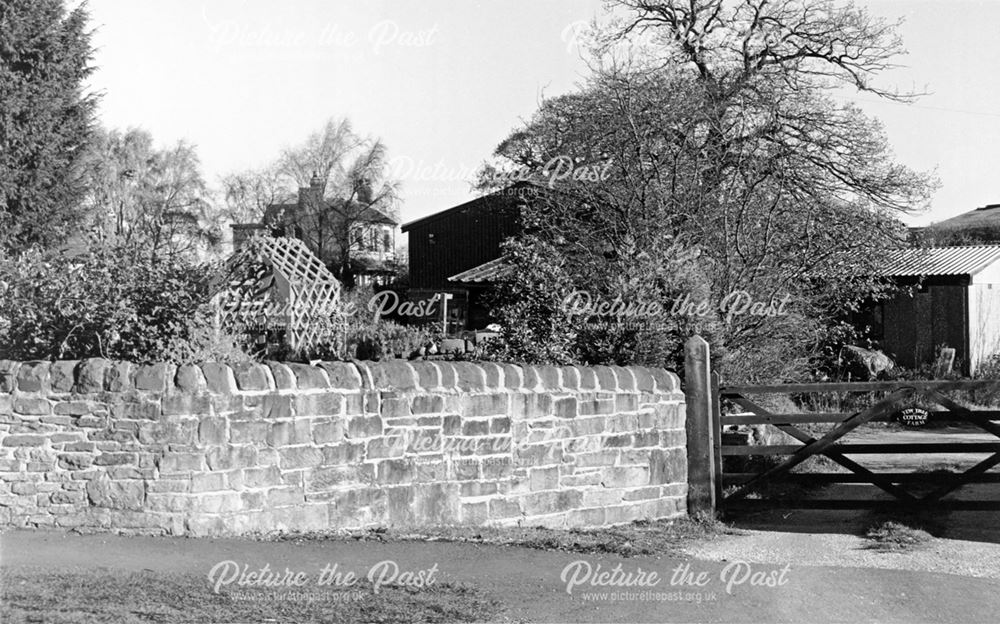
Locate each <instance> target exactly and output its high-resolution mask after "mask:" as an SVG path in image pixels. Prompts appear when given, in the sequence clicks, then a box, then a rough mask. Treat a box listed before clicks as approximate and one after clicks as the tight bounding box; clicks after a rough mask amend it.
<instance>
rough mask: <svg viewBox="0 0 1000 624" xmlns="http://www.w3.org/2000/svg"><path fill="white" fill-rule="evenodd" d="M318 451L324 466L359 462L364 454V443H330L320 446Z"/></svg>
mask: <svg viewBox="0 0 1000 624" xmlns="http://www.w3.org/2000/svg"><path fill="white" fill-rule="evenodd" d="M373 442H374V440H373ZM320 452H322V453H323V465H324V466H342V465H346V464H354V463H357V462H360V461H361V460H362V459H363V458H364V455H365V445H364V443H351V442H343V443H341V444H330V445H326V446H323V447H321V448H320ZM370 459H373V458H370Z"/></svg>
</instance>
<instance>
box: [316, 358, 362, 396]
mask: <svg viewBox="0 0 1000 624" xmlns="http://www.w3.org/2000/svg"><path fill="white" fill-rule="evenodd" d="M320 367H321V368H322V369H323V370H324V371H326V374H327V377H328V378H329V380H330V387H331V388H335V389H337V390H359V389H361V374H360V373H359V372H358V369H357V367H356V366H355V365H354V364H351V363H349V362H321V363H320Z"/></svg>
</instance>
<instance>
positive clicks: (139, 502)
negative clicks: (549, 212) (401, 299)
mask: <svg viewBox="0 0 1000 624" xmlns="http://www.w3.org/2000/svg"><path fill="white" fill-rule="evenodd" d="M686 493H687V465H686V453H685V432H684V397H683V395H682V394H681V392H680V388H679V383H678V379H677V377H676V376H675V375H673V374H672V373H669V372H667V371H664V370H655V369H645V368H637V367H629V368H621V367H593V368H578V367H561V368H560V367H546V366H542V367H518V366H513V365H499V364H472V363H461V362H452V363H449V362H413V363H406V362H385V363H348V362H334V363H321V364H318V365H315V366H312V365H306V364H282V363H268V364H257V363H248V364H245V365H239V366H227V365H224V364H214V363H207V364H203V365H200V366H194V365H187V366H181V367H175V366H173V365H169V364H152V365H144V366H135V365H132V364H129V363H125V362H111V361H107V360H101V359H91V360H84V361H79V362H76V361H72V362H70V361H61V362H51V363H50V362H24V363H18V362H10V361H0V526H8V527H10V526H15V527H63V528H71V527H77V528H80V529H86V530H108V531H118V532H130V533H166V534H175V535H244V534H253V533H269V532H275V531H319V530H330V529H338V528H347V529H353V528H362V527H372V526H406V527H417V526H421V525H424V526H426V525H442V524H469V525H514V524H525V525H532V526H533V525H544V526H551V527H578V526H602V525H610V524H617V523H624V522H629V521H632V520H636V519H641V518H645V519H653V518H669V517H674V516H678V515H682V514H684V513H685V499H686Z"/></svg>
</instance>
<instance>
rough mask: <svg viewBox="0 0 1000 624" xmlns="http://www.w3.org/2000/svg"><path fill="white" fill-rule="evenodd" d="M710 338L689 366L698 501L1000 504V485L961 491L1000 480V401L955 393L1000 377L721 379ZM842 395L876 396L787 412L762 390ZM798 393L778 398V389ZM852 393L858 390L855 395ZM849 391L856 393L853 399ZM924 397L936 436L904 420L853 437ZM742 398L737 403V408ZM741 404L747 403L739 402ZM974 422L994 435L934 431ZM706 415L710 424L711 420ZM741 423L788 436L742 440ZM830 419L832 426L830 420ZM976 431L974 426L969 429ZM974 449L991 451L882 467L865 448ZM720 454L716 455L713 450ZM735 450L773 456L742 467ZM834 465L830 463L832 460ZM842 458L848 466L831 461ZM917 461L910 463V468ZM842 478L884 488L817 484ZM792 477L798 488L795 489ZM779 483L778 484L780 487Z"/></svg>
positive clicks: (693, 490) (994, 389) (693, 492)
mask: <svg viewBox="0 0 1000 624" xmlns="http://www.w3.org/2000/svg"><path fill="white" fill-rule="evenodd" d="M707 361H708V351H707V344H705V343H704V341H703V340H701V339H700V338H697V337H696V338H695V339H692V341H690V342H689V343H688V364H687V368H686V374H687V377H688V379H687V383H686V388H685V391H686V392H687V393H688V419H687V423H688V452H689V464H688V466H689V470H688V472H689V486H690V487H689V498H688V502H689V509H692V508H693V509H694V510H696V511H704V510H708V509H715V508H720V509H722V510H735V509H753V508H766V509H770V508H782V507H783V508H803V509H809V508H812V509H864V508H868V509H872V508H875V509H878V508H894V507H895V508H898V507H904V508H918V509H925V508H935V509H947V510H1000V487H998V488H997V492H996V494H993V495H991V496H988V497H986V498H987V499H989V498H992V499H993V500H983V499H982V498H983V497H980V499H978V500H962V499H957V498H954V497H953V496H949V495H953V494H955V493H956V492H957V491H959V490H960V489H961V488H963V487H964V486H966V485H971V484H982V483H993V484H997V483H1000V472H990V469H991V468H993V467H994V466H997V465H1000V439H998V438H1000V423H998V422H996V421H1000V410H997V409H971V408H969V407H966V406H963V405H961V404H959V403H958V402H957V401H956V400H954V399H953V398H952V397H950V396H949V394H951V393H955V392H958V391H987V392H986V393H987V394H989V395H991V396H992V397H993V398H994V402H995V398H996V396H997V395H998V394H1000V380H965V381H892V382H861V383H809V384H779V385H720V383H719V377H718V374H717V373H715V372H710V369H709V367H708V364H707ZM831 394H834V395H837V399H838V403H840V404H844V403H847V404H848V405H859V404H860V403H865V401H859V395H861V397H860V398H864V397H868V398H869V400H868V401H867V404H865V405H864V406H863V407H857V408H855V409H852V410H849V411H819V410H817V411H806V410H801V408H794V409H799V410H801V411H792V409H786V410H782V411H781V412H777V411H776V410H773V409H767V408H765V407H764V406H763V405H762V403H765V402H766V401H763V400H761V399H762V397H765V398H766V397H768V396H770V398H771V401H770V403H772V404H776V403H777V404H782V405H785V406H793V405H801V404H802V399H803V398H804V397H806V396H808V397H817V396H824V395H825V396H829V395H831ZM781 396H786V397H789V396H791V397H794V398H796V399H799V402H796V401H794V400H785V401H778V402H775V401H774V400H773V399H774V397H781ZM849 397H854V400H853V401H852V400H850V399H849ZM845 399H846V400H845ZM914 404H919V405H920V406H921V407H922V408H924V409H927V421H928V422H927V425H926V426H927V427H928V429H927V430H926V433H927V435H926V436H923V435H921V436H919V437H927V438H933V440H932V441H928V442H918V443H914V442H902V443H900V442H898V441H896V442H893V441H891V440H892V438H893V437H896V438H897V439H898V438H899V437H902V436H900V435H899V432H900V428H890V427H886V428H884V429H882V430H881V431H879V432H878V436H877V437H878V441H877V442H876V443H870V442H860V443H859V442H856V441H851V440H848V439H845V437H847V436H848V434H850V433H851V432H856V431H858V428H859V427H861V426H862V425H865V424H868V423H874V422H887V421H890V420H893V419H894V418H895V416H896V414H897V413H898V412H899V411H900V409H901V408H902V407H906V406H910V405H914ZM734 408H736V409H734ZM737 409H738V410H739V411H737ZM942 422H947V423H971V424H974V425H975V426H976V427H978V428H979V429H980V430H981V431H983V432H986V434H988V435H989V437H988V439H987V440H986V441H978V440H977V441H960V442H956V441H951V440H948V438H949V435H948V434H942V435H934V432H935V431H936V429H935V428H934V425H935V423H942ZM702 423H704V424H702ZM810 423H827V424H829V425H830V426H829V428H828V430H826V431H825V432H824V433H822V434H819V433H816V434H813V433H812V432H810V431H808V429H811V427H810V426H809V424H810ZM733 425H765V426H766V427H767V428H770V429H771V430H772V431H780V432H781V433H782V434H784V435H783V436H781V438H782V439H781V440H780V443H764V444H753V443H749V444H748V443H743V444H738V443H735V442H734V440H733V438H734V436H732V435H731V432H729V431H727V428H731V427H732V426H733ZM824 428H825V427H824ZM964 437H971V436H968V435H966V436H964ZM916 453H919V454H925V453H926V454H935V453H937V454H942V453H950V454H954V453H972V454H977V455H980V456H982V455H985V458H984V459H981V460H979V461H977V462H976V463H975V464H973V465H972V466H971V467H969V468H967V469H965V470H936V471H933V472H926V471H921V470H920V469H919V468H917V469H914V470H911V471H909V472H904V471H898V470H894V471H874V470H871V469H869V468H868V467H866V466H865V465H864V456H866V455H868V456H871V455H874V454H893V455H894V454H916ZM814 457H825V458H827V460H828V461H823V460H821V461H816V460H813V461H812V462H811V463H813V464H817V465H814V466H810V467H809V469H808V470H807V471H803V470H801V469H800V470H798V471H795V470H794V469H796V468H797V467H803V466H802V465H803V463H804V462H806V461H807V460H810V458H814ZM708 458H711V460H710V462H711V465H709V466H707V467H706V466H705V465H704V462H703V460H704V459H708ZM727 458H743V459H750V458H764V459H763V460H761V459H758V460H757V461H756V462H752V461H747V462H743V463H744V466H742V467H741V468H738V469H734V468H733V467H732V464H735V463H739V462H734V461H733V460H731V459H727ZM824 463H825V464H826V465H827V466H824V465H823V464H824ZM834 464H835V465H836V466H839V467H840V470H841V471H840V472H833V471H830V470H822V469H824V468H826V467H834V466H833V465H834ZM910 467H911V465H909V464H908V465H907V468H910ZM834 484H870V485H872V486H875V487H876V488H878V489H879V490H881V491H882V492H883V493H884V494H881V495H879V496H875V497H872V498H867V497H866V498H846V497H841V498H837V497H831V496H816V495H815V493H816V490H815V489H809V488H816V487H817V486H829V485H834ZM789 486H794V487H792V488H790V489H792V490H793V491H792V492H791V494H795V491H796V490H798V492H799V493H801V494H802V495H801V496H794V495H789V492H788V491H787V490H788V489H789ZM775 492H777V494H776V495H775Z"/></svg>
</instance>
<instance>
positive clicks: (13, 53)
mask: <svg viewBox="0 0 1000 624" xmlns="http://www.w3.org/2000/svg"><path fill="white" fill-rule="evenodd" d="M87 20H88V15H87V12H86V9H85V7H83V6H80V7H77V8H76V9H73V10H72V11H67V9H66V6H65V5H64V3H63V1H62V0H0V250H4V251H8V252H17V251H19V250H22V249H25V248H28V247H30V246H32V245H40V246H43V247H47V246H52V245H56V244H58V243H60V242H61V241H62V240H64V239H65V238H66V237H67V236H68V235H69V234H71V233H72V229H71V228H72V227H73V226H74V225H76V224H78V223H80V222H81V221H82V220H81V219H80V218H79V217H80V214H79V213H80V211H81V202H82V199H83V197H84V192H85V184H84V178H83V171H82V159H83V158H84V154H85V152H86V151H87V150H86V148H87V146H88V143H89V141H90V139H91V132H92V125H93V118H94V110H95V106H96V97H95V96H94V95H92V94H87V93H86V92H85V89H84V82H85V80H86V79H87V77H88V76H89V75H90V74H91V72H92V71H93V67H92V66H91V64H90V61H91V59H92V55H93V48H92V47H91V43H90V32H89V31H88V30H87Z"/></svg>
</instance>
